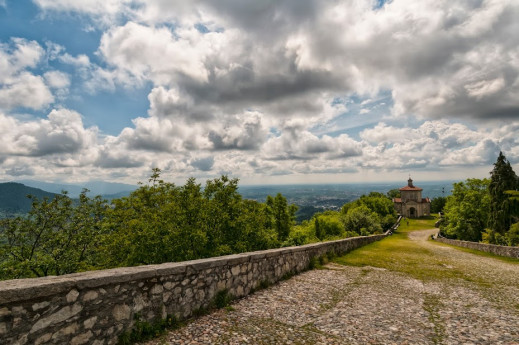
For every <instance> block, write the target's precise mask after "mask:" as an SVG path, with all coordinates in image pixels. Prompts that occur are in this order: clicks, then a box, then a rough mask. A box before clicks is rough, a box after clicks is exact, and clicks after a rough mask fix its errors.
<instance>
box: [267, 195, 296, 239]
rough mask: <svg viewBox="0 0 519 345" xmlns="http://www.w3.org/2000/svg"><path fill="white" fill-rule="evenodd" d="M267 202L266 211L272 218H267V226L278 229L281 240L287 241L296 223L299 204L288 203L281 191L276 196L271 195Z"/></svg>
mask: <svg viewBox="0 0 519 345" xmlns="http://www.w3.org/2000/svg"><path fill="white" fill-rule="evenodd" d="M266 204H267V208H266V213H267V216H268V218H270V219H269V220H267V226H270V227H272V228H274V229H275V230H276V232H277V234H278V239H279V241H285V240H286V239H287V238H288V235H289V233H290V229H291V227H292V226H293V225H294V223H295V214H296V211H297V206H296V205H293V204H292V205H288V202H287V199H286V198H285V197H284V196H283V195H281V194H280V193H278V194H277V195H276V196H275V197H274V198H273V197H271V196H270V195H269V196H268V197H267V202H266Z"/></svg>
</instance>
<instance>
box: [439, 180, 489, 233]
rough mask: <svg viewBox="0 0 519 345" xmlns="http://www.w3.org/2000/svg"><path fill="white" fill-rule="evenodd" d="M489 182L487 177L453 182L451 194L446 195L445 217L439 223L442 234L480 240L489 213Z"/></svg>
mask: <svg viewBox="0 0 519 345" xmlns="http://www.w3.org/2000/svg"><path fill="white" fill-rule="evenodd" d="M489 184H490V180H489V179H483V180H480V179H467V180H466V181H465V182H458V183H454V185H453V191H452V195H450V196H448V197H447V202H446V204H445V208H444V211H445V218H444V221H443V222H442V223H441V225H440V230H441V232H442V234H443V235H444V236H446V237H449V238H457V239H459V240H466V241H475V242H478V241H481V239H482V232H483V231H484V230H485V228H486V227H487V223H488V219H489V215H490V213H489V208H490V195H489V193H488V186H489Z"/></svg>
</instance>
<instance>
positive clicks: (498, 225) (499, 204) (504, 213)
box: [488, 152, 519, 235]
mask: <svg viewBox="0 0 519 345" xmlns="http://www.w3.org/2000/svg"><path fill="white" fill-rule="evenodd" d="M490 175H491V178H490V184H489V186H488V190H489V193H490V223H489V228H490V229H492V230H494V231H496V232H498V233H499V234H501V235H504V234H505V232H506V231H508V229H509V228H510V226H511V225H512V223H513V220H512V215H513V214H515V213H517V211H518V205H517V204H518V203H517V202H514V200H513V199H511V198H510V197H509V195H507V194H506V191H508V190H516V189H517V188H518V187H519V180H518V177H517V175H516V174H515V172H514V170H513V169H512V166H511V165H510V162H509V161H508V160H507V159H506V157H505V156H504V155H503V153H502V152H499V156H498V157H497V161H496V163H494V169H493V170H492V171H491V172H490Z"/></svg>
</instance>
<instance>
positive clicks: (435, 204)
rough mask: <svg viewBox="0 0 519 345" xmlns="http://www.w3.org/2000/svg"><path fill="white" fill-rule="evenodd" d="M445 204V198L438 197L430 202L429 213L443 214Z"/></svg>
mask: <svg viewBox="0 0 519 345" xmlns="http://www.w3.org/2000/svg"><path fill="white" fill-rule="evenodd" d="M446 203H447V198H446V197H444V196H438V197H436V198H433V199H432V200H431V213H438V212H443V208H444V207H445V204H446Z"/></svg>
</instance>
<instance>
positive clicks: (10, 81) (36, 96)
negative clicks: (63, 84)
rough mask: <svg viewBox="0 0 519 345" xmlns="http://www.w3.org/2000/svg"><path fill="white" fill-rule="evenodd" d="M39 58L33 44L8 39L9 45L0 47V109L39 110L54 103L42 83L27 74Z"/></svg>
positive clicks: (39, 49)
mask: <svg viewBox="0 0 519 345" xmlns="http://www.w3.org/2000/svg"><path fill="white" fill-rule="evenodd" d="M43 55H44V50H43V48H42V47H41V46H40V45H39V44H38V43H37V42H36V41H28V40H26V39H22V38H12V39H11V41H10V44H4V43H0V109H4V110H10V109H13V108H17V107H25V108H31V109H35V110H39V109H42V108H44V107H46V106H48V105H49V104H51V103H52V102H53V101H54V96H53V95H52V93H51V91H50V90H49V87H48V86H47V85H46V84H45V81H44V79H43V78H42V77H41V76H38V75H34V74H33V73H31V72H29V71H27V69H29V68H34V67H36V66H37V65H38V63H39V62H40V61H41V59H42V57H43ZM54 79H55V78H54Z"/></svg>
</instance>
